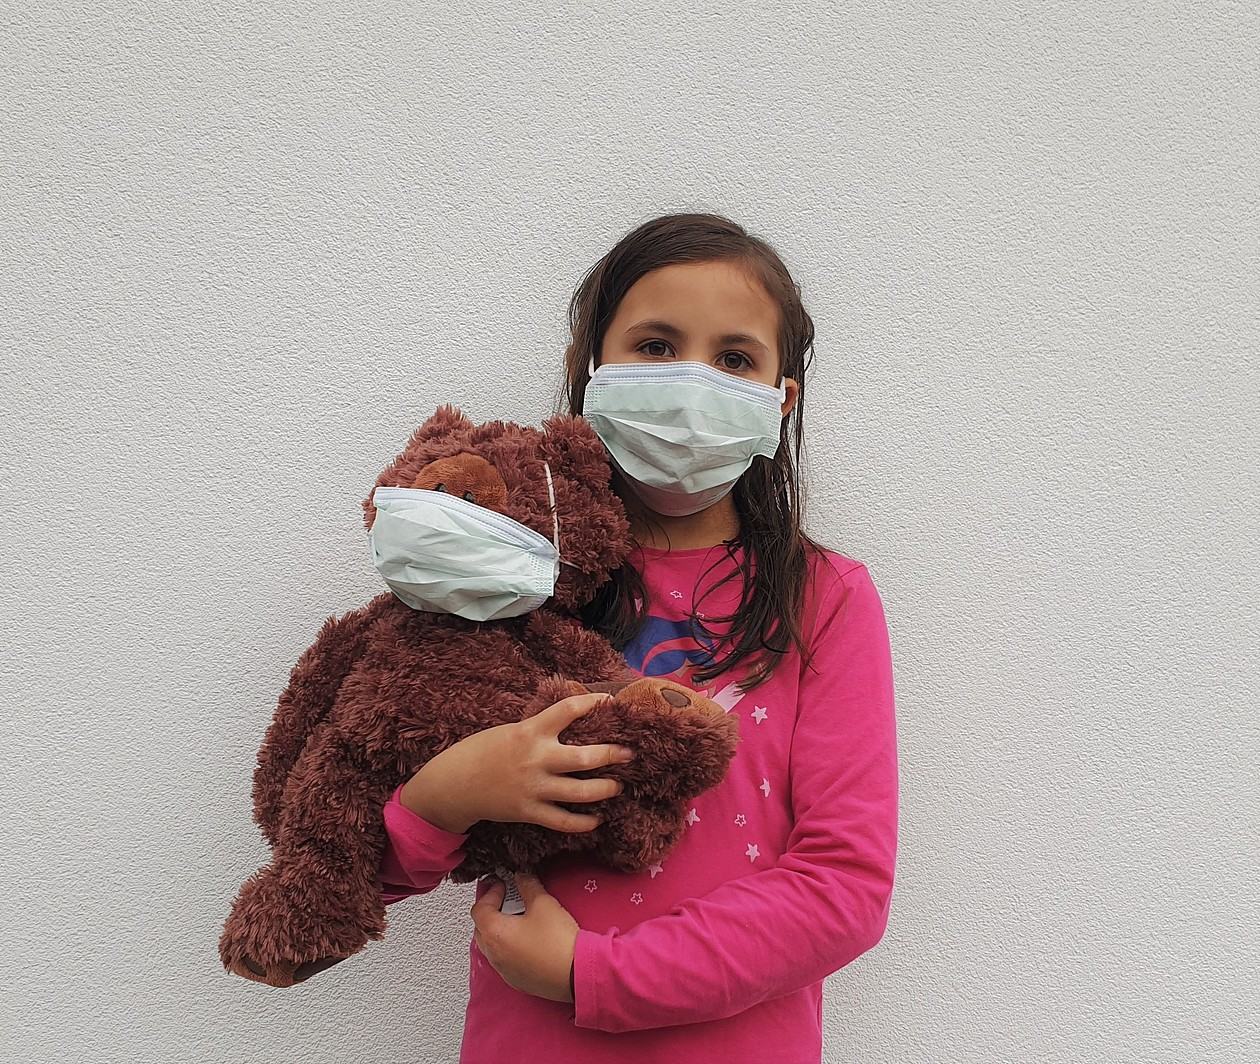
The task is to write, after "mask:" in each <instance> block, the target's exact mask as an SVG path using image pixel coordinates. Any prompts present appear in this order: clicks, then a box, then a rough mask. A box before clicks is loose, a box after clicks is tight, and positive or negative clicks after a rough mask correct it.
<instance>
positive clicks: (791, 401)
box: [779, 377, 801, 417]
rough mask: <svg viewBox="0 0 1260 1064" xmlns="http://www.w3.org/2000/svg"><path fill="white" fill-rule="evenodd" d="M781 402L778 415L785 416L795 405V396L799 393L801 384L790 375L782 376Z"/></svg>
mask: <svg viewBox="0 0 1260 1064" xmlns="http://www.w3.org/2000/svg"><path fill="white" fill-rule="evenodd" d="M783 391H784V396H783V402H782V404H780V406H779V416H780V417H787V416H788V414H790V413H791V412H792V407H794V406H795V405H796V397H797V396H798V395H800V394H801V386H800V385H799V384H797V383H796V381H794V380H793V379H792V378H791V377H784V378H783Z"/></svg>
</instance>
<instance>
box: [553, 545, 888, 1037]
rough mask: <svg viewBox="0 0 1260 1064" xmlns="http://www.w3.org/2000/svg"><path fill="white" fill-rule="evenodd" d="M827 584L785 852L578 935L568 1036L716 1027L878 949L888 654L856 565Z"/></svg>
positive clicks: (884, 859)
mask: <svg viewBox="0 0 1260 1064" xmlns="http://www.w3.org/2000/svg"><path fill="white" fill-rule="evenodd" d="M837 583H838V587H837V588H836V590H835V591H834V593H833V594H832V595H831V597H830V601H831V604H832V605H828V604H827V603H824V605H823V611H820V614H819V616H820V617H825V618H827V619H826V620H825V621H823V622H822V628H821V631H820V632H819V634H818V635H817V636H816V637H815V641H814V649H815V656H814V665H815V666H816V669H817V671H815V670H814V669H806V670H805V672H804V675H803V676H802V678H801V684H800V702H799V707H798V717H797V723H796V729H795V731H794V732H793V736H792V744H791V766H790V781H791V797H792V808H793V812H794V816H795V825H794V827H793V829H792V833H791V835H790V836H789V838H788V844H787V849H786V852H785V853H784V854H783V855H782V856H781V857H780V858H779V860H778V863H777V865H776V866H775V867H774V868H770V869H767V870H765V871H762V872H754V873H752V874H750V875H747V876H742V877H740V878H738V879H733V880H731V881H729V882H727V883H724V884H722V885H721V886H720V887H717V888H716V889H714V890H712V891H710V892H709V893H708V894H705V895H703V896H702V897H698V898H688V899H685V900H684V901H682V902H680V903H678V904H677V905H675V906H674V908H673V909H672V910H671V911H670V912H668V913H666V914H664V915H662V916H657V917H654V918H652V919H648V920H645V921H643V922H642V923H640V924H637V925H635V926H634V927H632V928H630V930H628V931H626V932H624V933H622V932H620V931H619V930H618V929H617V928H616V927H613V928H611V929H610V930H608V931H607V932H604V933H603V934H599V933H596V932H593V931H590V930H587V929H585V928H582V929H580V930H579V931H578V937H577V943H576V945H575V952H574V982H575V994H574V1015H573V1018H572V1022H573V1023H574V1024H575V1025H576V1026H578V1027H585V1028H590V1029H593V1030H601V1031H610V1032H620V1031H635V1030H642V1029H645V1028H651V1027H668V1026H671V1025H673V1024H682V1023H697V1022H701V1021H706V1020H717V1019H722V1018H724V1017H727V1016H732V1015H734V1014H735V1013H738V1012H742V1011H743V1010H745V1009H747V1008H749V1007H751V1006H753V1005H756V1004H758V1003H759V1002H762V1001H766V1000H769V999H771V998H776V997H781V996H782V995H784V994H788V993H791V992H792V991H794V990H799V989H800V988H802V987H805V986H809V985H810V984H812V983H814V982H817V981H818V980H819V979H822V978H823V977H825V976H827V975H830V974H831V973H833V972H835V971H838V970H839V969H840V968H843V967H844V966H845V965H847V964H848V963H849V962H851V961H852V960H854V959H855V958H856V957H858V956H860V955H861V954H863V953H865V952H866V951H867V950H868V949H870V948H871V947H872V946H874V945H875V944H876V943H877V942H879V940H880V939H881V938H882V937H883V934H884V929H885V926H886V924H887V921H888V911H889V905H890V901H891V896H892V887H893V873H894V867H895V863H896V853H897V800H898V773H897V740H896V725H895V720H894V707H893V677H892V654H891V649H890V646H889V639H888V627H887V624H886V621H885V617H884V609H883V604H882V602H881V600H880V596H879V592H878V591H877V590H876V588H875V585H874V583H873V582H872V580H871V577H870V574H869V572H868V571H867V569H866V566H865V565H863V564H861V563H859V564H858V565H857V566H856V567H854V568H852V569H850V570H848V571H847V572H846V573H844V574H843V577H842V578H841V580H840V581H838V582H837ZM828 611H829V613H828Z"/></svg>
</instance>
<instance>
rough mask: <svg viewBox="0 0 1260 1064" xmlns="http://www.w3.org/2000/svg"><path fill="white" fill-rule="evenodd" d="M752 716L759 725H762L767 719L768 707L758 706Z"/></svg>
mask: <svg viewBox="0 0 1260 1064" xmlns="http://www.w3.org/2000/svg"><path fill="white" fill-rule="evenodd" d="M752 716H753V720H755V721H756V722H757V723H758V724H760V723H761V722H762V721H763V720H765V719H766V707H765V706H758V707H757V708H756V709H754V710H753V715H752Z"/></svg>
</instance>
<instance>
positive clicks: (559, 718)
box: [529, 691, 612, 737]
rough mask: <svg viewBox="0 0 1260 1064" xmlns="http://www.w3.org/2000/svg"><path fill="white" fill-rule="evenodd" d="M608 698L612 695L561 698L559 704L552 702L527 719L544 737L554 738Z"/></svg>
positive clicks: (584, 695)
mask: <svg viewBox="0 0 1260 1064" xmlns="http://www.w3.org/2000/svg"><path fill="white" fill-rule="evenodd" d="M609 698H612V695H610V694H605V693H604V692H602V691H595V692H589V693H587V694H582V695H569V697H568V698H562V699H560V701H559V702H553V703H552V704H551V705H549V706H548V707H547V708H546V709H544V710H543V711H542V712H541V713H535V714H534V715H533V716H532V717H530V718H529V723H532V724H533V725H534V726H535V727H537V728H539V729H540V730H541V731H542V733H543V734H544V735H550V736H552V737H555V736H558V735H559V734H560V733H561V732H562V731H564V729H565V728H567V727H568V726H569V725H570V724H572V723H573V722H574V721H575V720H577V719H578V717H580V716H581V715H582V714H583V713H588V712H590V711H591V710H592V709H594V708H595V707H596V706H597V705H599V704H600V703H601V702H604V701H606V700H607V699H609Z"/></svg>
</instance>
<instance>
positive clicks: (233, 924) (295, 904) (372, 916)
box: [219, 866, 384, 987]
mask: <svg viewBox="0 0 1260 1064" xmlns="http://www.w3.org/2000/svg"><path fill="white" fill-rule="evenodd" d="M383 935H384V916H383V914H378V913H363V914H355V913H353V912H348V911H340V910H339V909H338V908H337V907H336V906H329V905H324V906H321V905H319V904H318V899H316V898H313V897H310V896H309V895H308V896H305V897H303V898H297V897H295V896H294V894H293V893H292V892H291V891H290V890H288V889H286V887H285V886H284V883H283V878H282V877H281V876H279V875H277V874H276V873H275V869H274V866H271V867H268V868H266V869H263V870H262V871H260V872H258V873H256V874H255V876H254V877H253V878H252V879H251V880H249V881H248V882H247V883H246V885H245V886H244V887H243V888H242V890H241V894H240V896H239V897H238V898H237V901H236V904H235V905H234V906H233V908H232V912H231V915H230V916H229V917H228V919H227V922H226V923H225V924H224V927H223V934H222V935H221V936H220V938H219V957H220V959H221V960H222V962H223V967H224V968H226V969H227V970H228V971H230V972H232V973H234V974H236V975H239V976H241V977H242V978H244V979H249V980H252V981H253V982H256V983H265V984H266V985H268V986H275V987H289V986H295V985H296V984H298V983H301V982H304V981H305V980H307V979H309V978H310V977H311V976H313V975H315V974H317V973H319V972H322V971H324V970H325V969H327V968H331V967H332V966H333V965H334V964H337V963H339V962H341V961H343V960H345V959H346V958H347V957H351V956H353V955H354V954H355V953H357V952H359V950H361V949H362V948H363V947H364V945H366V944H367V942H368V940H369V939H379V938H382V937H383Z"/></svg>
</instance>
